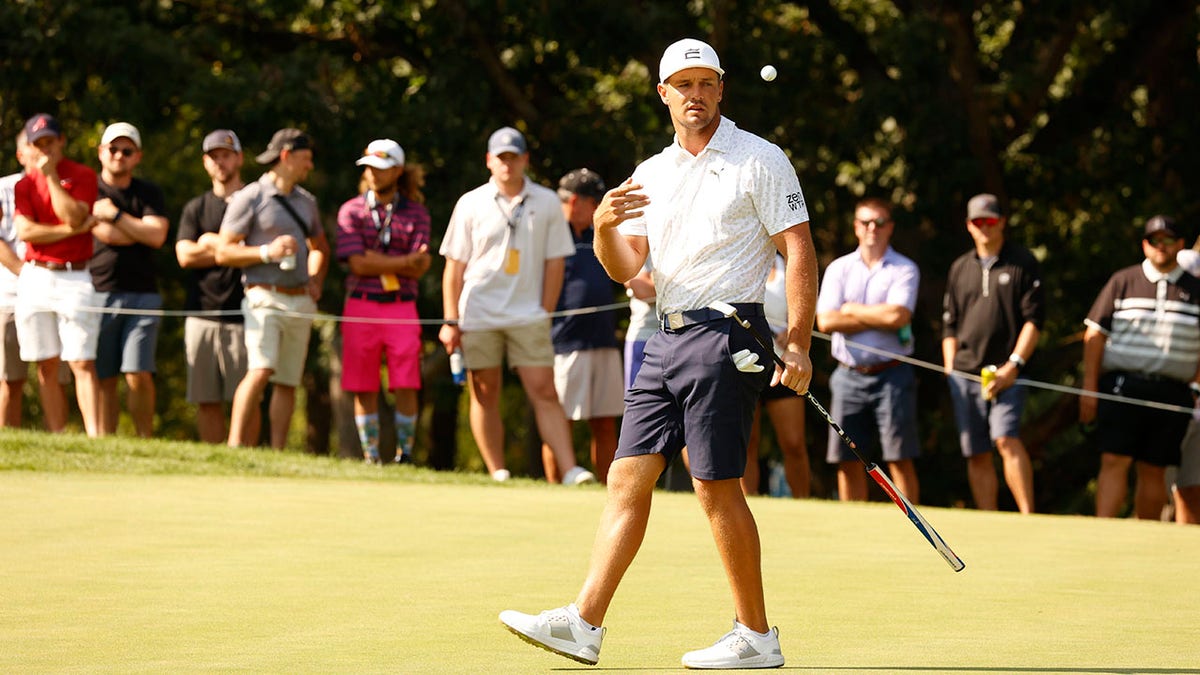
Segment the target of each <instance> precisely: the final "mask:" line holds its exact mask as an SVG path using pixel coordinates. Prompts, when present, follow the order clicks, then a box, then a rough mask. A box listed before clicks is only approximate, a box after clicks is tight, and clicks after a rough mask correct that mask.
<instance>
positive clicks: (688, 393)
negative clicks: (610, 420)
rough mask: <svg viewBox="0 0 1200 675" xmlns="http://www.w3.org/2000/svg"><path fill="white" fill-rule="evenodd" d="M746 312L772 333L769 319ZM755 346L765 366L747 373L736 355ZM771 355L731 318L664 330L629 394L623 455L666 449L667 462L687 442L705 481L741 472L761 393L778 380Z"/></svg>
mask: <svg viewBox="0 0 1200 675" xmlns="http://www.w3.org/2000/svg"><path fill="white" fill-rule="evenodd" d="M743 318H746V319H747V320H748V321H750V322H751V324H752V325H753V326H754V327H755V329H757V330H758V331H759V332H760V333H761V334H762V335H770V334H771V332H770V328H769V327H768V326H767V321H766V319H765V318H763V317H761V316H758V317H743ZM742 349H750V350H751V351H753V352H755V353H757V354H758V362H759V363H760V364H764V365H763V369H762V372H759V373H744V372H741V371H739V370H738V369H737V368H736V367H735V366H734V364H733V358H732V356H731V354H733V353H736V352H738V351H740V350H742ZM772 363H773V361H772V359H771V355H770V354H769V353H768V352H767V351H766V350H765V349H764V348H763V347H762V346H761V345H760V344H758V342H757V341H756V340H755V339H754V336H752V335H751V334H750V332H749V331H747V330H745V329H743V328H742V327H741V326H735V325H734V323H733V320H732V319H724V318H722V319H718V320H715V321H709V322H707V323H699V324H695V325H692V326H688V327H686V328H683V329H680V330H677V331H670V332H668V331H659V332H658V333H655V334H654V336H653V337H651V338H650V340H649V341H647V342H646V351H645V355H644V359H643V361H642V368H641V370H639V371H638V374H637V378H636V379H634V381H633V386H632V387H631V388H630V389H629V391H628V392H626V394H625V416H624V418H623V420H622V422H621V440H620V442H619V443H618V446H617V453H616V457H617V458H618V459H620V458H621V457H631V456H637V455H647V454H661V455H663V456H664V457H665V458H666V460H667V464H668V465H670V463H671V462H672V461H673V460H674V459H675V457H676V456H677V455H678V454H679V453H680V451H681V450H682V449H683V447H684V446H685V445H686V446H687V448H688V463H689V465H690V467H691V473H692V475H693V476H695V477H696V478H699V479H701V480H724V479H728V478H740V477H741V476H742V473H743V472H745V470H746V445H747V444H748V443H749V442H750V427H751V425H752V423H753V421H754V409H755V407H756V406H757V405H758V400H759V394H760V393H761V392H762V390H763V388H764V387H766V386H767V385H768V384H770V382H771V373H772V370H773V369H772V367H771V364H772Z"/></svg>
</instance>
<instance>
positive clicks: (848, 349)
mask: <svg viewBox="0 0 1200 675" xmlns="http://www.w3.org/2000/svg"><path fill="white" fill-rule="evenodd" d="M920 283H921V272H920V270H919V269H918V268H917V264H916V263H914V262H913V261H912V260H909V259H908V258H906V257H905V256H902V255H900V254H899V253H896V251H895V250H894V249H892V247H891V246H889V247H888V249H887V251H886V252H884V254H883V260H881V261H879V262H878V263H876V264H875V266H874V267H867V265H866V263H864V262H863V259H862V255H861V253H860V252H859V251H857V250H856V251H854V252H853V253H849V254H847V255H844V256H842V257H840V258H838V259H837V260H834V261H833V262H832V263H830V264H829V267H828V268H826V269H825V278H824V279H822V280H821V293H820V295H819V296H818V297H817V313H818V314H820V313H821V312H831V311H834V310H837V309H841V307H842V305H843V304H845V303H847V302H857V303H859V304H863V305H900V306H902V307H907V308H908V310H909V311H910V312H911V311H913V310H914V309H915V308H916V306H917V286H918V285H919V284H920ZM847 339H849V340H851V341H853V342H856V343H859V344H863V345H866V346H868V347H872V348H874V349H879V350H883V351H885V352H887V353H886V354H878V353H875V352H873V351H867V350H865V349H859V348H857V347H854V346H851V345H848V344H846V340H847ZM830 351H831V352H832V354H833V358H835V359H837V360H838V361H840V362H842V363H844V364H846V365H848V366H871V365H875V364H879V363H883V362H885V361H888V360H890V359H891V358H892V356H889V354H895V355H902V356H907V355H909V354H912V353H913V343H912V339H911V338H910V339H909V340H908V342H907V344H905V343H902V342H901V341H900V336H899V335H898V334H897V332H896V331H882V330H864V331H862V332H860V333H855V334H853V335H851V336H849V338H847V336H846V334H845V333H838V332H835V333H834V334H833V338H832V341H831V346H830Z"/></svg>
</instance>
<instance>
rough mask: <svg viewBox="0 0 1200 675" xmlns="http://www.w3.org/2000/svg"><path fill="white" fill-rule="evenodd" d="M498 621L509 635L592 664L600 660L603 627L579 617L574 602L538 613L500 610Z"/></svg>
mask: <svg viewBox="0 0 1200 675" xmlns="http://www.w3.org/2000/svg"><path fill="white" fill-rule="evenodd" d="M500 623H502V624H504V627H505V628H507V629H508V630H509V631H510V632H511V633H512V634H513V635H516V636H517V637H519V638H521V639H522V640H524V641H526V642H528V643H529V644H531V645H533V646H535V647H541V648H542V649H545V650H546V651H549V652H554V653H555V654H559V655H560V656H565V657H567V658H568V659H572V660H574V661H578V662H580V663H586V664H588V665H589V666H594V665H596V662H597V661H599V660H600V642H601V641H603V640H604V629H603V628H592V627H591V626H588V625H587V624H585V623H584V621H583V619H581V618H580V617H579V610H578V609H576V608H575V603H571V604H569V605H567V606H566V607H559V608H558V609H548V610H546V611H544V612H542V613H541V614H522V613H521V612H515V611H513V610H511V609H506V610H504V611H503V612H500Z"/></svg>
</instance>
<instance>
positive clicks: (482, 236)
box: [439, 178, 575, 330]
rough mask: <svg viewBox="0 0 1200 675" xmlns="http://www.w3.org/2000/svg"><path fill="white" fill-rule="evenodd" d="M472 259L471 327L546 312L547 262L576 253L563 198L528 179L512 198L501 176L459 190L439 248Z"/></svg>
mask: <svg viewBox="0 0 1200 675" xmlns="http://www.w3.org/2000/svg"><path fill="white" fill-rule="evenodd" d="M439 252H440V253H441V254H442V255H443V256H445V257H446V258H450V259H452V260H457V261H458V262H461V263H464V264H465V265H466V270H465V272H464V275H463V291H462V295H461V296H460V297H459V300H458V316H459V325H460V326H461V328H462V329H463V330H493V329H496V328H504V327H508V326H520V325H525V324H530V323H534V322H536V321H540V320H542V319H545V318H546V317H547V316H548V315H547V313H546V310H545V308H544V307H542V286H543V282H544V280H545V265H546V261H547V260H550V259H553V258H566V257H568V256H571V255H574V254H575V241H574V240H573V239H572V238H571V230H570V228H569V227H568V226H567V220H566V218H564V217H563V213H562V200H560V199H559V197H558V194H557V193H556V192H554V191H553V190H551V189H549V188H545V187H542V186H541V185H538V184H536V183H533V182H532V181H530V180H529V179H528V178H526V179H525V187H524V188H522V190H521V194H519V195H518V196H517V198H516V199H514V200H512V201H511V202H510V201H509V200H508V199H507V198H506V197H504V196H503V195H501V194H500V190H499V188H498V186H497V185H496V183H495V182H494V181H488V182H487V183H485V184H483V185H481V186H479V187H477V188H475V189H474V190H471V191H470V192H468V193H466V194H464V195H463V196H462V197H459V199H458V203H457V204H455V205H454V212H453V213H452V214H451V215H450V224H449V226H448V227H447V229H446V236H445V238H444V239H443V240H442V247H441V249H440V251H439Z"/></svg>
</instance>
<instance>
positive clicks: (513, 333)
mask: <svg viewBox="0 0 1200 675" xmlns="http://www.w3.org/2000/svg"><path fill="white" fill-rule="evenodd" d="M462 349H463V360H464V361H465V362H466V364H467V369H468V370H483V369H484V368H499V367H500V366H501V364H503V362H504V359H505V357H506V356H507V358H508V367H509V368H520V367H523V366H542V367H545V368H552V367H553V366H554V345H553V344H552V343H551V342H550V319H549V318H546V319H543V320H541V321H537V322H535V323H527V324H525V325H522V326H513V327H511V328H497V329H495V330H471V331H464V332H463V334H462Z"/></svg>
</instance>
